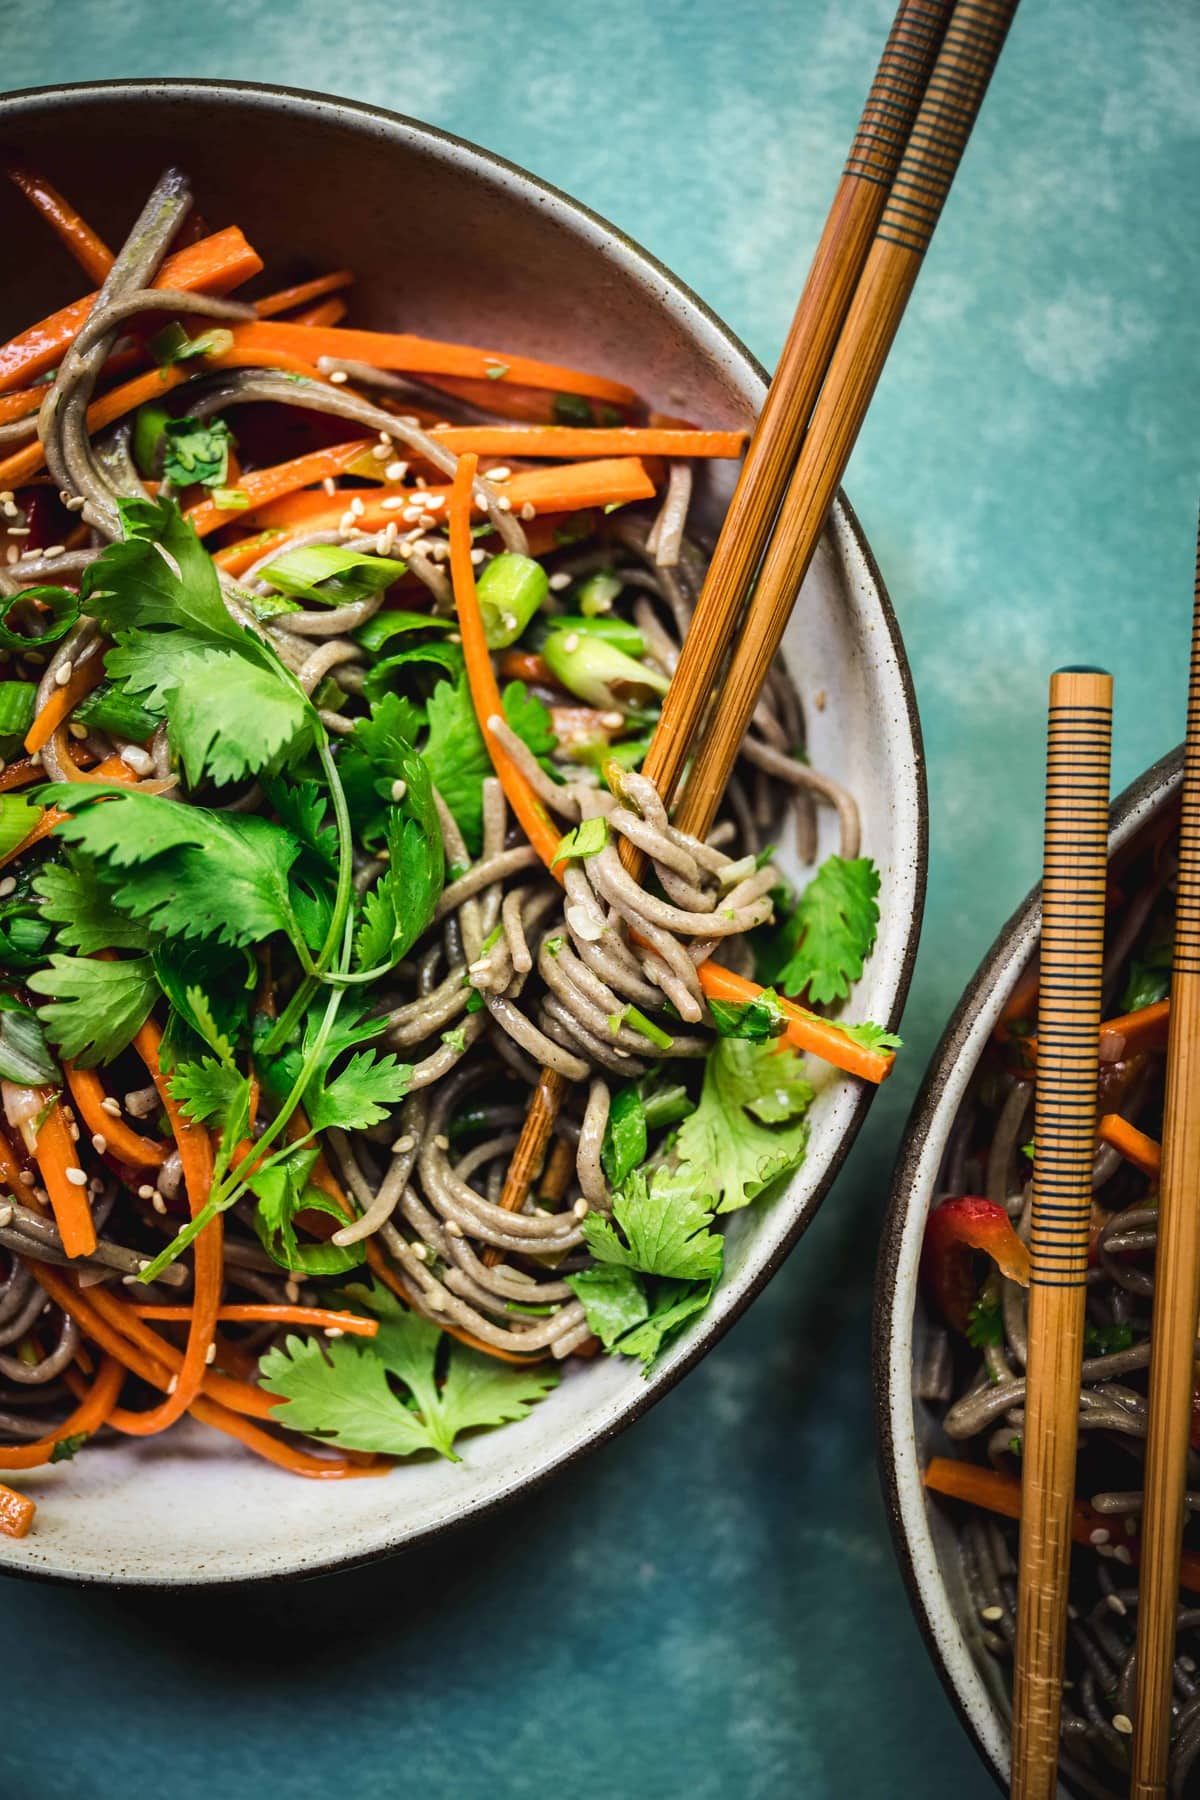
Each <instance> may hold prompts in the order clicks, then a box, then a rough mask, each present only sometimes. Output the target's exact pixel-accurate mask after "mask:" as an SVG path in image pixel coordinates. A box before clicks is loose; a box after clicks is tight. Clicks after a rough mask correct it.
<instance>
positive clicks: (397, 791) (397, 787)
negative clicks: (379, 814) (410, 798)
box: [392, 781, 408, 800]
mask: <svg viewBox="0 0 1200 1800" xmlns="http://www.w3.org/2000/svg"><path fill="white" fill-rule="evenodd" d="M407 792H408V783H407V781H393V783H392V799H393V800H403V798H404V796H405V794H407Z"/></svg>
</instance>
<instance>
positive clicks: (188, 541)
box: [80, 500, 270, 654]
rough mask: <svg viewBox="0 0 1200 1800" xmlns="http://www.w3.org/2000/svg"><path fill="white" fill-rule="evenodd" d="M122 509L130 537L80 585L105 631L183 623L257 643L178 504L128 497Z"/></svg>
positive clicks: (202, 633)
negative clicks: (235, 614)
mask: <svg viewBox="0 0 1200 1800" xmlns="http://www.w3.org/2000/svg"><path fill="white" fill-rule="evenodd" d="M118 511H119V512H120V515H121V524H122V527H123V528H124V532H125V535H124V537H123V538H122V539H121V540H119V541H118V542H117V543H115V544H110V545H109V546H108V548H107V549H106V550H103V551H102V552H101V554H100V555H99V556H98V557H97V558H96V560H95V562H93V563H90V564H89V565H88V567H87V568H86V569H85V570H84V572H83V579H82V581H81V583H80V594H81V596H82V598H83V600H84V603H85V608H86V611H87V612H88V613H90V614H91V616H92V617H93V618H95V619H96V620H97V621H98V622H99V623H100V624H101V625H102V626H103V627H104V629H105V631H107V632H109V633H115V632H120V631H132V630H134V629H145V628H147V627H156V626H157V627H160V628H161V627H166V626H174V627H179V626H183V627H185V628H188V629H190V630H191V631H193V632H195V633H196V634H197V636H198V637H199V638H201V639H217V640H222V639H223V640H224V641H225V642H226V643H229V644H235V645H237V646H239V647H241V646H242V645H243V644H245V643H247V642H251V641H252V640H250V639H249V637H248V634H247V633H246V632H244V631H243V630H242V628H241V626H240V625H238V624H237V623H236V622H235V620H233V619H232V618H231V617H230V615H229V613H228V612H227V611H226V608H225V602H224V601H223V600H222V598H221V584H220V582H219V581H218V579H217V571H216V568H215V566H214V564H213V561H212V558H211V557H210V556H209V554H208V552H207V550H205V548H204V546H203V544H202V543H201V542H200V539H199V538H198V537H197V536H196V533H195V531H194V530H193V528H192V526H191V525H190V524H189V523H188V522H187V520H186V519H185V518H184V517H183V514H182V513H181V512H180V510H179V508H178V506H177V505H176V504H175V502H174V501H173V500H121V501H119V502H118ZM264 648H265V646H264ZM268 654H270V653H269V652H268Z"/></svg>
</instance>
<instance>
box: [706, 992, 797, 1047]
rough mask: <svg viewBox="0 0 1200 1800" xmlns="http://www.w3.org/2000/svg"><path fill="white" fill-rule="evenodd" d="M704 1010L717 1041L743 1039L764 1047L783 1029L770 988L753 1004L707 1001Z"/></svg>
mask: <svg viewBox="0 0 1200 1800" xmlns="http://www.w3.org/2000/svg"><path fill="white" fill-rule="evenodd" d="M708 1010H709V1012H710V1013H711V1014H712V1021H713V1024H714V1025H715V1026H716V1028H717V1035H718V1036H719V1037H728V1038H746V1039H747V1040H748V1041H749V1042H750V1043H754V1044H764V1043H766V1042H767V1041H768V1039H770V1038H777V1037H782V1035H783V1033H784V1031H785V1030H786V1029H787V1021H786V1020H785V1019H784V1016H783V1012H782V1009H781V1008H780V1005H779V998H778V995H777V994H776V993H775V990H774V988H764V989H763V991H762V993H761V994H758V995H756V996H755V998H754V999H753V1000H741V1001H729V1000H710V1001H709V1003H708Z"/></svg>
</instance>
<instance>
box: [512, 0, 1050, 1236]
mask: <svg viewBox="0 0 1200 1800" xmlns="http://www.w3.org/2000/svg"><path fill="white" fill-rule="evenodd" d="M1016 7H1017V0H958V4H957V5H956V7H955V9H954V11H953V13H952V15H951V17H950V20H949V23H948V24H947V25H946V27H945V32H944V36H942V38H941V42H940V46H939V44H938V42H937V38H936V35H935V34H934V33H933V32H932V31H931V29H930V25H931V21H930V17H929V15H930V13H931V11H935V10H936V12H937V14H938V16H939V18H944V15H945V11H946V9H945V7H938V8H936V9H931V8H924V9H921V8H916V7H910V6H907V5H902V6H901V8H900V11H899V13H898V14H897V17H896V22H895V24H894V26H893V28H892V35H891V37H890V38H889V39H888V43H887V46H886V47H885V50H884V54H883V58H882V60H881V62H880V66H879V70H878V72H877V74H876V77H875V81H874V83H873V85H872V88H871V94H870V96H869V98H868V101H867V106H866V108H865V110H864V113H863V118H862V121H861V123H860V126H859V130H858V134H857V135H856V137H855V140H854V144H853V145H852V146H851V153H850V157H849V159H848V161H847V164H846V169H845V172H844V174H843V177H842V182H841V185H840V186H839V188H838V192H837V195H836V196H835V199H834V205H833V208H832V210H831V212H830V217H829V221H828V222H827V224H826V227H825V231H824V233H823V234H822V238H821V243H820V245H819V246H818V250H817V254H816V256H815V258H814V260H813V265H812V268H811V269H810V271H809V277H808V283H807V285H806V288H805V293H804V295H803V297H802V298H801V302H800V305H799V307H798V309H797V312H796V316H795V319H794V320H793V322H792V329H791V332H790V333H789V335H788V341H787V344H786V345H785V347H784V354H783V358H782V359H781V362H780V366H779V371H778V373H777V375H776V377H775V380H774V381H773V383H772V385H771V390H770V392H769V394H768V396H767V404H766V407H765V408H764V411H763V415H762V418H761V420H760V421H759V426H758V429H757V430H756V432H755V435H754V438H753V439H752V441H751V444H750V449H749V452H748V454H747V459H746V466H745V468H744V469H743V471H742V476H741V479H740V480H739V483H738V487H737V490H736V492H735V494H734V499H733V503H732V505H731V507H730V511H729V515H728V517H727V518H726V521H725V524H724V526H723V528H722V531H721V535H720V538H719V539H718V542H717V548H716V551H715V553H714V556H713V561H712V564H711V565H710V568H709V571H708V574H707V576H706V578H705V583H704V588H703V591H702V593H701V595H700V599H699V601H698V603H697V606H696V611H695V613H694V615H693V617H692V622H691V625H690V627H689V630H688V633H687V636H686V637H685V639H684V643H683V648H682V651H681V653H680V659H679V664H678V667H677V668H676V671H675V674H674V676H673V678H672V681H671V686H670V688H669V690H668V692H667V696H666V699H665V701H664V704H663V709H662V714H661V716H660V719H659V722H658V725H657V727H656V728H655V733H654V737H653V740H652V742H651V745H650V749H649V752H648V754H647V757H646V762H645V773H646V774H647V775H648V776H649V777H650V778H651V779H652V780H654V781H655V782H657V784H658V786H659V791H660V792H661V793H662V795H663V797H664V799H665V800H667V801H668V802H669V801H670V799H671V797H672V795H673V793H674V789H675V784H676V782H677V780H678V778H679V775H680V772H681V771H682V768H683V765H684V762H685V761H686V759H687V756H688V755H689V753H690V751H691V749H692V748H693V746H694V743H695V734H696V732H697V729H698V727H699V725H700V722H701V720H702V718H703V716H704V714H705V712H706V711H707V710H708V705H709V696H710V694H711V693H712V689H713V683H714V681H715V680H716V677H717V673H718V671H719V668H720V665H721V663H722V661H723V659H724V657H725V654H726V652H727V649H728V646H729V643H730V641H731V638H732V634H733V631H734V628H735V625H736V624H737V621H738V615H739V611H740V608H741V606H742V602H743V599H744V596H745V594H746V591H747V589H748V586H749V582H750V578H751V576H752V575H753V572H754V569H755V566H756V564H757V563H758V560H759V556H760V554H761V553H762V549H763V545H764V543H765V541H766V538H767V534H768V533H769V532H771V531H772V528H773V536H772V538H771V543H770V545H769V546H768V548H767V552H766V560H765V562H764V563H763V567H762V569H761V571H760V574H759V580H758V585H757V587H756V590H755V593H754V597H753V600H752V601H751V603H750V606H749V607H748V609H747V612H746V617H745V621H744V626H743V630H742V636H741V641H740V643H739V645H738V648H737V649H736V650H735V652H734V656H733V661H732V663H731V665H730V670H729V675H728V677H727V680H726V682H725V683H723V684H722V692H721V700H720V704H719V706H718V707H717V708H716V709H715V712H714V714H713V717H712V720H711V722H710V727H709V730H708V733H707V736H706V737H705V738H704V740H703V742H702V744H701V747H700V750H699V753H698V755H697V757H696V761H695V763H694V764H693V768H692V772H691V775H690V777H689V779H688V783H687V787H686V789H685V792H684V797H683V801H682V804H681V806H680V809H679V813H678V816H677V820H676V822H677V823H678V824H679V825H680V827H681V828H682V829H683V830H685V831H692V832H695V833H697V835H700V836H703V835H704V834H705V833H706V832H707V830H708V828H709V826H710V825H711V823H712V818H713V815H714V813H715V812H716V809H717V807H718V805H719V804H720V799H721V795H722V794H723V793H724V791H725V786H726V783H727V781H728V779H729V775H730V772H731V770H732V768H733V762H734V758H735V757H736V754H737V747H738V745H739V744H740V743H741V740H742V738H743V737H744V735H745V732H746V729H747V727H748V726H749V723H750V719H751V717H752V715H753V712H754V708H755V706H756V704H757V701H758V694H759V690H760V688H761V686H762V683H763V681H764V680H765V678H766V674H767V671H768V669H769V668H770V665H771V662H772V659H773V658H774V655H775V652H776V650H777V649H778V647H779V642H780V639H781V637H782V635H783V630H784V626H785V625H786V623H787V620H788V617H789V615H790V613H791V609H792V606H793V605H794V604H795V600H796V597H797V595H798V593H799V588H800V583H801V581H802V580H803V578H804V574H805V571H806V570H807V568H808V565H809V562H810V561H811V560H812V556H813V553H814V551H815V549H816V545H817V540H818V539H819V537H820V533H821V530H822V528H823V526H824V522H825V517H826V514H827V513H828V511H829V508H830V506H831V505H832V503H833V499H834V496H835V494H836V492H837V486H838V483H839V481H840V480H841V477H842V475H843V473H844V471H845V467H846V463H847V461H848V460H849V455H850V451H851V448H852V447H853V444H854V440H855V438H856V437H857V435H858V431H859V427H860V426H861V424H862V421H863V418H864V416H865V414H866V409H867V405H868V403H869V401H870V398H871V395H872V393H873V392H874V389H875V384H876V382H877V381H878V379H879V374H880V372H881V370H882V367H883V362H884V359H885V357H886V355H887V352H888V350H889V349H890V347H891V343H892V340H893V338H894V336H895V332H896V328H897V326H898V325H899V322H900V317H901V314H902V313H903V310H904V305H905V302H906V301H907V299H908V295H909V294H910V293H911V291H912V287H913V283H914V282H915V280H916V277H917V273H918V271H919V269H920V266H921V261H922V258H923V256H924V253H925V250H926V249H927V248H928V244H929V240H930V238H931V237H932V235H933V229H934V226H935V225H936V223H937V220H938V218H939V216H940V213H941V208H942V205H943V204H944V202H945V198H946V195H947V193H948V192H949V189H950V183H951V181H952V180H953V178H954V174H955V172H956V170H957V168H958V163H959V160H960V158H961V156H962V152H963V149H964V148H965V146H966V141H967V138H968V136H969V135H970V131H971V126H972V125H973V123H974V121H975V115H976V113H977V112H978V110H979V106H980V103H981V102H982V100H983V96H984V93H985V92H986V90H987V85H988V81H989V80H990V78H991V74H992V70H993V69H994V67H995V64H996V58H997V57H998V56H999V54H1000V50H1001V47H1002V45H1003V43H1004V39H1005V36H1006V35H1007V32H1008V27H1009V25H1010V23H1011V21H1012V16H1013V14H1014V12H1015V11H1016ZM919 14H920V15H922V16H921V17H920V18H918V15H919ZM914 27H917V33H916V36H915V37H914V35H913V34H914ZM935 51H936V57H935V56H934V52H935ZM931 59H932V68H930V63H931ZM922 77H924V78H925V86H924V92H923V93H922V92H921V91H920V87H919V85H918V82H919V80H920V79H921V78H922ZM914 105H915V108H916V110H915V116H914V110H913V109H914ZM906 126H907V133H908V141H907V143H906V142H905V140H904V136H903V135H902V134H903V132H904V130H905V127H906ZM889 178H890V180H891V186H890V188H889V187H888V180H889ZM868 220H869V221H870V225H868V224H867V221H868ZM872 226H873V227H874V228H875V232H876V235H875V237H874V240H873V241H871V242H870V243H869V244H868V236H869V231H870V229H871V227H872ZM864 290H867V291H868V294H869V298H868V299H867V301H866V303H865V304H864ZM851 295H852V296H853V297H852V298H850V296H851ZM847 300H849V305H848V306H847ZM839 326H840V327H841V335H840V338H838V336H837V334H838V329H839ZM810 333H811V334H814V341H813V342H812V343H810V342H808V341H806V334H810ZM835 340H836V341H835ZM835 371H837V372H838V380H837V382H836V384H835V383H834V375H835ZM863 372H865V374H866V376H867V379H866V380H865V381H863V380H860V379H859V376H860V374H861V373H863ZM822 380H823V384H824V385H823V386H822ZM818 389H819V390H820V391H819V397H817V398H816V403H815V409H814V410H812V413H811V422H810V423H809V427H808V435H807V437H806V439H805V441H804V444H803V447H802V448H801V450H800V453H799V461H798V462H797V463H796V466H795V469H794V470H793V472H792V474H791V477H790V482H789V484H788V486H787V488H786V492H785V489H784V483H785V481H787V479H788V470H789V468H791V465H792V459H793V458H794V457H795V455H796V445H797V443H798V442H799V440H800V435H801V433H802V432H803V430H804V427H805V423H806V422H808V421H809V413H810V409H812V408H813V401H814V396H817V395H818ZM781 495H783V496H784V497H783V500H782V509H781V510H780V511H779V512H778V516H777V511H776V509H777V508H778V507H779V506H780V497H781ZM735 673H736V687H735V690H734V695H733V704H732V705H731V694H730V689H729V686H728V681H729V680H730V679H733V678H734V676H735ZM621 856H622V860H623V862H624V863H625V866H626V868H628V869H629V870H630V872H631V873H634V874H637V873H638V872H639V871H640V865H641V859H640V856H639V854H638V852H637V850H636V849H635V848H634V846H632V845H630V844H622V846H621ZM567 1087H568V1083H567V1082H566V1080H565V1079H564V1078H563V1077H562V1076H561V1075H558V1074H557V1073H556V1072H555V1071H553V1070H551V1069H543V1070H542V1072H541V1075H540V1077H539V1080H538V1085H537V1088H536V1089H535V1092H534V1098H533V1101H532V1102H531V1105H530V1108H529V1111H528V1113H527V1114H526V1119H525V1124H524V1126H523V1128H522V1131H521V1136H520V1139H519V1141H518V1143H517V1146H516V1148H515V1150H514V1151H513V1156H512V1160H511V1162H510V1163H509V1167H508V1173H507V1175H506V1177H505V1182H504V1190H503V1193H502V1195H501V1200H500V1204H501V1205H502V1206H504V1207H507V1208H509V1209H510V1210H514V1211H515V1210H516V1209H517V1208H519V1207H520V1206H522V1205H523V1204H524V1200H525V1195H526V1193H527V1192H528V1189H529V1185H530V1182H531V1181H532V1180H533V1179H534V1177H535V1176H536V1174H537V1171H538V1169H539V1168H540V1167H541V1162H542V1158H543V1156H544V1154H545V1147H546V1144H547V1143H548V1141H549V1138H550V1133H551V1131H552V1130H553V1128H554V1120H555V1118H556V1117H557V1114H558V1110H559V1107H560V1106H561V1104H562V1101H563V1097H564V1096H565V1094H566V1092H567Z"/></svg>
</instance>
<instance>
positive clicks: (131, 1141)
mask: <svg viewBox="0 0 1200 1800" xmlns="http://www.w3.org/2000/svg"><path fill="white" fill-rule="evenodd" d="M63 1073H64V1074H65V1075H66V1078H67V1086H68V1087H69V1088H70V1090H71V1098H72V1100H73V1101H74V1102H75V1110H76V1112H77V1113H78V1114H79V1116H80V1118H81V1119H82V1120H83V1122H84V1124H85V1125H86V1126H87V1128H88V1130H89V1131H90V1132H91V1133H92V1134H93V1135H94V1136H100V1137H102V1138H103V1139H104V1140H105V1147H106V1148H107V1149H109V1150H111V1151H112V1153H113V1155H114V1156H116V1157H118V1158H119V1159H120V1160H121V1162H124V1163H129V1164H130V1165H131V1167H133V1168H135V1169H156V1168H157V1167H158V1165H159V1164H160V1163H161V1162H163V1161H165V1159H166V1155H167V1146H166V1145H165V1144H156V1143H155V1142H154V1141H153V1140H152V1139H151V1138H146V1137H142V1135H141V1133H140V1132H137V1131H134V1129H133V1127H132V1126H130V1125H127V1124H126V1122H125V1120H124V1119H123V1118H122V1117H121V1116H120V1114H113V1113H110V1112H107V1111H106V1110H105V1108H104V1105H103V1102H104V1101H105V1100H106V1099H107V1098H108V1095H107V1093H106V1091H105V1087H104V1083H103V1082H102V1081H101V1079H100V1077H99V1075H98V1074H97V1072H96V1070H95V1069H81V1068H79V1067H78V1066H77V1065H76V1064H75V1063H72V1062H64V1063H63Z"/></svg>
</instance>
